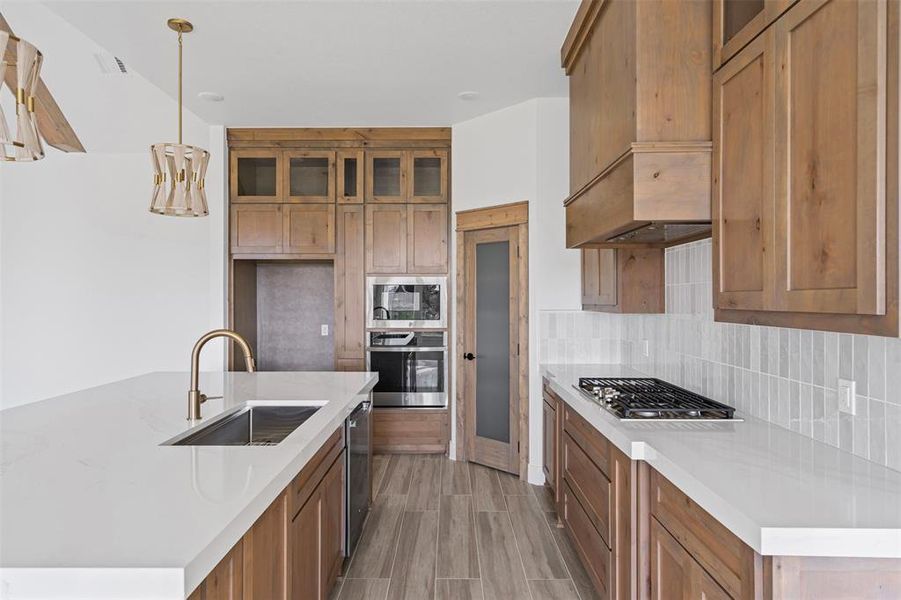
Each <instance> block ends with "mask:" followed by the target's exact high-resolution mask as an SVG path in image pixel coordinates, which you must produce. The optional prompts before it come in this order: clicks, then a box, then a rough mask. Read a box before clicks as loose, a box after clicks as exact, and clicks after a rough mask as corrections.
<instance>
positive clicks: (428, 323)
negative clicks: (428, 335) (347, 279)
mask: <svg viewBox="0 0 901 600" xmlns="http://www.w3.org/2000/svg"><path fill="white" fill-rule="evenodd" d="M366 283H367V286H366V326H367V327H369V328H370V329H426V328H436V329H442V328H444V327H447V316H446V314H445V313H446V312H447V278H446V277H369V278H367V281H366Z"/></svg>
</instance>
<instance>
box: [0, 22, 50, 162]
mask: <svg viewBox="0 0 901 600" xmlns="http://www.w3.org/2000/svg"><path fill="white" fill-rule="evenodd" d="M10 44H15V46H14V49H15V56H16V62H15V64H12V63H7V62H6V49H7V46H8V45H10ZM42 61H43V56H42V55H41V53H40V52H39V51H38V49H37V48H35V47H34V46H33V45H31V44H29V43H28V42H26V41H25V40H23V39H19V38H17V37H16V36H14V35H10V33H9V32H7V31H0V87H2V86H3V80H4V79H5V77H4V75H3V74H5V73H6V69H8V68H13V67H15V69H16V89H14V90H12V92H13V94H14V95H15V97H16V126H15V129H16V136H15V137H13V136H12V135H11V133H10V128H9V127H8V126H7V123H6V115H4V114H3V108H2V107H0V159H2V160H4V161H9V162H31V161H35V160H40V159H42V158H44V147H43V145H42V144H41V136H40V135H38V125H37V121H36V120H35V116H34V94H35V90H36V89H37V87H38V81H39V80H40V77H41V63H42Z"/></svg>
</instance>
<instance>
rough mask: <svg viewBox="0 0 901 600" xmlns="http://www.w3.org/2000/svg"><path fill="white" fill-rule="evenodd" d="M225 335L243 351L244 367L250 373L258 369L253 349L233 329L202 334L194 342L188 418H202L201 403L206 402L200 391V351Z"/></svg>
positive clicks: (204, 395)
mask: <svg viewBox="0 0 901 600" xmlns="http://www.w3.org/2000/svg"><path fill="white" fill-rule="evenodd" d="M218 337H224V338H229V339H231V340H233V341H234V342H235V343H236V344H238V346H240V347H241V351H242V352H243V353H244V367H245V368H246V369H247V372H248V373H253V372H254V371H256V363H255V362H254V359H253V349H251V347H250V344H249V343H247V340H245V339H244V338H243V337H242V336H241V335H240V334H239V333H237V332H235V331H232V330H231V329H214V330H212V331H208V332H207V333H205V334H203V335H202V336H200V339H199V340H197V343H196V344H194V350H193V351H192V352H191V389H190V390H188V420H189V421H196V420H198V419H200V418H201V417H200V405H201V404H203V403H204V402H206V394H202V393H201V392H200V351H201V350H203V347H204V346H205V345H206V343H207V342H208V341H210V340H212V339H215V338H218Z"/></svg>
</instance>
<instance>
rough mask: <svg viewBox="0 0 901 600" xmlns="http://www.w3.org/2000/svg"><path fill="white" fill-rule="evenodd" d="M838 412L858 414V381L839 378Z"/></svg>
mask: <svg viewBox="0 0 901 600" xmlns="http://www.w3.org/2000/svg"><path fill="white" fill-rule="evenodd" d="M838 412H840V413H846V414H849V415H856V414H857V383H856V382H855V381H852V380H850V379H841V378H839V380H838Z"/></svg>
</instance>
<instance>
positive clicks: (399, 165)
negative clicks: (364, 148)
mask: <svg viewBox="0 0 901 600" xmlns="http://www.w3.org/2000/svg"><path fill="white" fill-rule="evenodd" d="M406 199H407V152H404V151H402V150H373V151H369V152H366V201H367V202H387V203H392V202H406Z"/></svg>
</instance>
